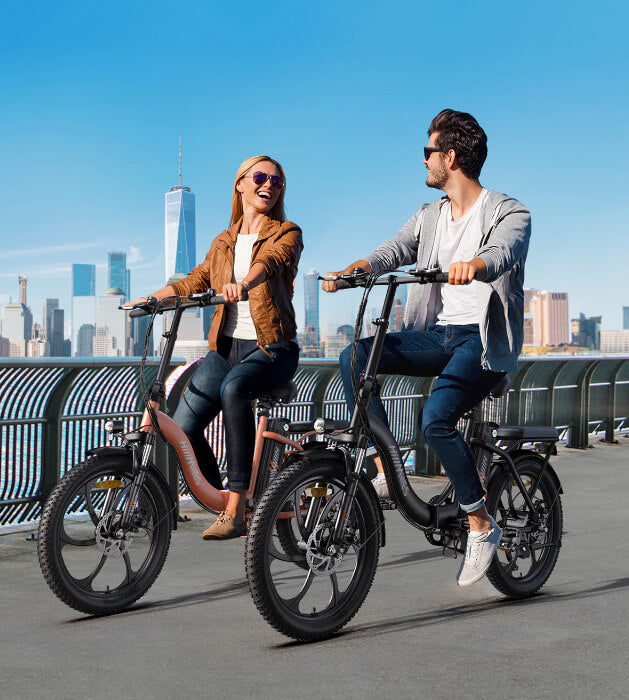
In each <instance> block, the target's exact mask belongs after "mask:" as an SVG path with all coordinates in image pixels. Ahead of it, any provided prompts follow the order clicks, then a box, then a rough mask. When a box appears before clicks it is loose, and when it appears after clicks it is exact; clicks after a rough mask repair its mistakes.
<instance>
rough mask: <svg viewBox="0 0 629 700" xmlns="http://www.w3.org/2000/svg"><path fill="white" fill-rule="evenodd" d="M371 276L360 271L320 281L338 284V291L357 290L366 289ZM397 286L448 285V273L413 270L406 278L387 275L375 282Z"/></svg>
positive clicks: (327, 276) (431, 270)
mask: <svg viewBox="0 0 629 700" xmlns="http://www.w3.org/2000/svg"><path fill="white" fill-rule="evenodd" d="M368 277H369V275H368V274H367V273H366V272H364V271H363V270H360V271H359V272H358V271H357V272H350V273H346V274H342V275H323V276H321V275H320V276H319V279H320V280H323V281H328V282H336V289H337V290H339V289H355V288H356V287H364V286H365V285H366V283H367V279H368ZM392 278H393V281H394V282H395V283H396V284H411V283H415V284H432V283H440V284H447V282H448V273H447V272H442V271H441V268H438V267H436V268H432V269H429V270H426V269H412V270H408V272H407V273H406V276H402V277H401V276H396V275H387V276H386V277H382V278H380V279H378V280H376V281H375V282H374V284H377V285H387V284H390V283H391V280H392Z"/></svg>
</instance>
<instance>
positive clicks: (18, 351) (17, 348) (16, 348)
mask: <svg viewBox="0 0 629 700" xmlns="http://www.w3.org/2000/svg"><path fill="white" fill-rule="evenodd" d="M32 324H33V315H32V314H31V311H30V309H29V308H28V306H26V304H21V303H19V302H14V301H10V302H9V303H8V304H7V305H6V306H3V307H2V335H3V336H4V337H5V338H7V339H8V341H9V355H8V356H9V357H26V344H27V342H28V341H29V340H30V337H31V327H32Z"/></svg>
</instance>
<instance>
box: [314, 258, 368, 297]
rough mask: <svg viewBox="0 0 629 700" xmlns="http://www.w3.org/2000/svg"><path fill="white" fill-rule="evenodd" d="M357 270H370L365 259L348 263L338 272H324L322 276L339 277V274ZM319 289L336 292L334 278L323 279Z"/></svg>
mask: <svg viewBox="0 0 629 700" xmlns="http://www.w3.org/2000/svg"><path fill="white" fill-rule="evenodd" d="M357 271H362V272H364V273H369V272H371V265H370V264H369V263H368V262H367V261H366V260H357V261H356V262H355V263H352V264H351V265H348V266H347V267H346V268H345V269H344V270H339V271H338V272H326V273H325V275H323V277H339V276H340V275H352V274H355V273H356V272H357ZM321 289H323V291H324V292H336V290H337V289H338V287H337V283H336V280H323V282H322V283H321Z"/></svg>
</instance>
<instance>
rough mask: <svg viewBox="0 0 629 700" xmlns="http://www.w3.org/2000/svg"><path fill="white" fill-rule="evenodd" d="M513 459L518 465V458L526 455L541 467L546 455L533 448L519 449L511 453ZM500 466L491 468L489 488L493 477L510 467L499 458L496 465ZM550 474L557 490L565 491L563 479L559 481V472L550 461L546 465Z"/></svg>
mask: <svg viewBox="0 0 629 700" xmlns="http://www.w3.org/2000/svg"><path fill="white" fill-rule="evenodd" d="M509 456H510V457H511V459H512V460H513V462H514V464H515V465H516V467H517V463H518V459H521V458H522V457H526V458H527V459H530V460H532V461H534V462H537V463H538V464H539V466H540V467H542V466H543V464H544V457H542V455H540V454H539V452H534V451H533V450H517V451H516V452H513V453H511V454H510V455H509ZM498 465H500V466H499V468H494V469H492V470H491V474H490V476H489V483H488V484H487V488H488V489H489V484H490V483H491V482H492V481H493V479H495V478H497V476H498V473H499V472H500V471H502V469H506V470H508V469H509V466H508V465H507V464H506V462H504V460H499V461H498V462H497V463H496V467H498ZM544 471H545V472H546V473H547V474H548V476H549V477H550V478H551V480H552V482H553V486H554V487H555V490H557V491H558V492H559V493H563V488H562V486H561V481H559V477H558V476H557V472H556V471H555V470H554V468H553V465H552V464H551V463H550V462H549V463H548V464H547V465H546V469H545V470H544Z"/></svg>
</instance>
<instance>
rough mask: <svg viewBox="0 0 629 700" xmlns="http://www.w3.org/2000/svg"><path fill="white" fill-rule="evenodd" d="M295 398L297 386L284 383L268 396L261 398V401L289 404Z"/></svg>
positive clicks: (293, 383) (291, 383)
mask: <svg viewBox="0 0 629 700" xmlns="http://www.w3.org/2000/svg"><path fill="white" fill-rule="evenodd" d="M296 396H297V384H295V382H286V384H282V386H280V387H278V388H277V389H273V391H270V392H269V393H268V394H265V395H264V396H261V397H260V398H261V399H262V400H265V399H266V400H268V401H273V402H274V403H290V402H291V401H292V400H293V399H294V398H295V397H296Z"/></svg>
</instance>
